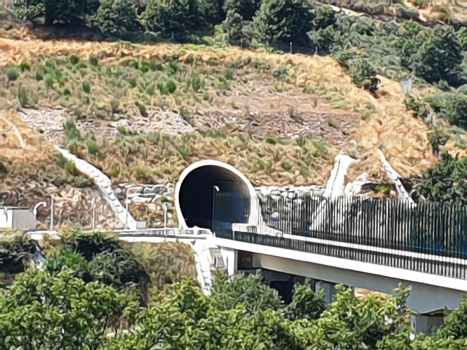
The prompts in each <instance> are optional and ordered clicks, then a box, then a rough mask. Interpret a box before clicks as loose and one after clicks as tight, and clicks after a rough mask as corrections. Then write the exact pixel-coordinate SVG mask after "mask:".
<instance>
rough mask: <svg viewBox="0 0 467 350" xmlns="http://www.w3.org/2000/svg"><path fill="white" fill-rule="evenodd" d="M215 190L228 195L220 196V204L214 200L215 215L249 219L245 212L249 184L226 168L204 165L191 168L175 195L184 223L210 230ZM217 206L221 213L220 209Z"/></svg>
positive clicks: (232, 219) (233, 220) (229, 219)
mask: <svg viewBox="0 0 467 350" xmlns="http://www.w3.org/2000/svg"><path fill="white" fill-rule="evenodd" d="M216 192H217V193H219V194H221V195H222V194H226V195H228V197H227V198H223V203H222V204H223V205H221V206H220V205H217V204H216V218H219V217H221V218H222V219H221V220H222V221H223V222H230V223H247V222H248V212H247V213H246V212H245V206H246V207H247V208H248V209H249V198H250V193H249V189H248V185H247V184H246V183H245V182H244V181H243V180H242V179H241V178H240V177H239V176H238V175H236V174H235V173H233V172H232V171H230V170H228V169H225V168H223V167H220V166H216V165H205V166H201V167H199V168H196V169H194V170H193V171H191V172H190V173H189V174H188V175H187V176H186V177H185V179H184V180H183V182H182V183H181V185H180V192H179V196H178V199H179V204H180V211H181V214H182V215H183V218H184V219H185V223H186V225H187V227H194V226H197V227H201V228H207V229H210V230H213V203H214V194H215V193H216ZM216 203H218V202H217V200H216ZM220 210H221V211H222V213H219V211H220ZM220 214H221V215H220ZM245 214H246V215H245Z"/></svg>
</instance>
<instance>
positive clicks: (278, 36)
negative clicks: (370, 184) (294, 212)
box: [0, 0, 467, 221]
mask: <svg viewBox="0 0 467 350" xmlns="http://www.w3.org/2000/svg"><path fill="white" fill-rule="evenodd" d="M362 4H363V5H362ZM78 5H79V6H78ZM334 5H339V6H341V5H342V6H343V7H346V8H351V9H353V10H354V11H359V12H358V13H357V12H352V11H350V12H349V11H346V12H345V11H344V12H342V11H341V12H336V11H335V10H336V9H335V8H334V9H333V8H331V7H328V6H323V4H320V3H312V2H309V1H281V0H265V1H259V0H258V1H246V0H228V1H215V2H205V1H201V0H197V1H196V0H186V1H185V0H184V1H180V2H172V1H153V2H148V3H146V4H143V3H136V2H135V3H132V2H125V3H124V2H110V1H86V2H82V3H81V2H79V4H78V2H76V1H75V0H60V1H56V2H53V3H52V2H47V1H43V0H37V1H34V2H24V3H20V4H19V5H18V6H16V7H15V8H14V9H13V10H12V11H13V12H11V11H10V12H8V11H9V10H8V11H7V10H5V11H3V12H2V15H1V16H0V17H1V19H2V23H3V27H4V28H3V32H2V33H3V35H4V38H1V39H0V46H1V47H2V55H1V56H0V66H1V68H0V72H1V74H0V77H1V79H2V84H1V87H0V106H1V107H2V108H3V109H4V110H9V111H12V112H8V118H9V119H10V120H13V124H15V125H19V126H18V128H22V126H21V125H24V123H25V124H26V125H28V126H29V127H33V128H35V129H36V130H37V131H38V132H43V133H44V135H46V136H47V137H48V139H49V141H48V142H50V143H51V144H53V143H55V144H59V145H61V146H63V147H66V148H68V149H70V150H71V151H72V152H73V153H74V154H76V155H77V156H79V157H81V158H84V159H85V160H87V161H88V162H90V163H93V164H95V165H97V166H98V167H99V168H100V169H102V170H103V171H104V172H105V173H106V174H107V175H108V176H110V177H111V178H112V179H113V180H114V181H115V182H116V183H119V182H120V183H121V182H133V183H156V182H163V183H167V182H174V181H176V179H177V178H178V175H179V174H180V172H181V171H182V170H183V168H184V167H186V166H187V165H188V164H190V163H192V162H194V161H196V160H199V159H206V158H215V159H219V160H222V161H226V162H228V163H230V164H232V165H234V166H236V167H237V168H239V170H241V171H242V172H244V173H245V174H246V175H247V176H248V177H249V178H250V179H251V180H252V182H253V183H254V184H256V185H273V184H274V185H287V184H294V185H304V184H321V185H324V184H325V181H326V179H327V178H328V176H329V171H330V169H331V167H332V165H333V159H334V157H335V155H337V154H338V153H339V152H346V153H348V154H350V155H352V156H355V157H357V158H358V159H359V160H360V162H359V163H358V164H357V165H356V166H354V167H353V168H352V169H351V171H350V173H349V176H348V180H349V181H352V180H354V179H356V178H357V177H358V176H360V175H362V174H363V173H366V174H368V178H369V179H370V180H372V181H375V182H383V183H384V182H387V180H388V179H387V178H386V175H385V172H384V171H382V164H381V162H380V160H379V156H378V153H377V150H378V149H380V150H382V151H383V153H384V154H385V156H386V158H387V159H388V160H389V162H390V163H391V165H392V166H393V167H394V168H395V169H396V170H397V171H398V172H399V173H400V174H401V176H402V177H404V178H405V179H407V180H411V181H413V182H415V183H417V182H418V181H419V180H420V179H421V178H422V177H423V178H424V179H425V180H426V181H425V180H424V184H423V191H421V192H419V193H418V194H419V196H418V197H419V198H422V199H423V198H425V199H429V200H443V201H445V200H454V199H455V198H457V197H455V196H450V195H447V196H440V195H438V194H437V193H438V192H437V190H436V188H439V187H440V185H439V183H438V182H437V181H441V180H437V179H440V177H432V174H434V172H433V171H429V169H431V168H433V167H434V166H435V165H436V164H437V162H438V158H439V157H440V156H441V155H442V154H443V153H449V154H450V155H451V156H453V157H454V158H453V161H456V160H455V157H457V156H459V157H461V158H462V157H463V156H464V153H465V148H466V145H467V138H466V133H465V131H464V129H463V128H464V127H465V125H466V124H465V121H464V119H465V118H464V112H463V110H464V109H465V108H463V106H464V104H465V101H464V100H465V99H466V98H465V96H466V95H465V87H464V83H465V79H466V77H467V75H466V74H465V72H466V66H465V59H464V50H465V49H466V45H465V43H466V42H467V41H466V32H465V30H463V29H459V26H458V25H457V24H456V23H458V21H461V20H462V18H461V17H462V16H461V15H460V13H461V12H462V11H460V10H459V11H457V10H456V11H457V12H456V13H457V14H458V15H457V14H456V15H455V16H451V17H452V18H451V17H450V18H447V17H446V18H444V19H443V21H441V22H433V21H431V20H427V18H425V17H426V16H427V11H428V12H430V11H431V12H430V13H434V12H433V11H438V10H440V8H439V7H436V6H437V5H436V4H431V3H429V2H427V3H423V4H422V3H420V2H417V3H411V4H410V3H404V2H398V3H394V2H390V3H384V4H380V5H381V6H382V7H381V6H380V5H378V6H380V7H381V8H380V9H376V10H375V9H373V10H372V9H371V8H369V7H371V6H370V3H369V2H368V5H367V4H366V3H365V2H362V3H354V2H352V1H349V2H346V3H335V4H334ZM359 6H360V7H359ZM435 7H436V8H435ZM416 8H417V9H418V10H417V9H416ZM415 11H418V12H417V13H418V15H417V16H415ZM412 12H413V13H412ZM297 13H299V14H300V15H299V16H295V15H294V14H297ZM391 13H392V16H393V17H394V16H395V18H396V19H397V20H389V19H390V17H385V16H388V15H391ZM407 13H409V14H410V13H412V15H410V16H408V15H407ZM435 17H436V16H435ZM454 17H455V18H454ZM18 18H20V19H22V20H24V21H26V22H27V23H29V29H27V28H26V27H24V26H21V25H20V24H19V21H18ZM410 18H411V19H413V20H408V19H410ZM454 19H455V21H457V22H455V21H454ZM31 23H33V25H32V24H31ZM50 38H55V39H59V38H62V39H61V40H59V41H58V40H51V41H50V40H43V39H50ZM63 38H75V39H76V38H79V39H80V40H81V41H75V40H70V39H65V40H63ZM83 39H88V41H85V42H83V41H82V40H83ZM123 40H125V41H123ZM112 41H118V42H112ZM129 41H131V42H133V43H130V42H129ZM167 41H172V42H178V44H175V43H167ZM285 52H289V53H285ZM408 78H410V79H412V90H411V92H410V94H408V95H404V93H403V92H402V89H401V86H400V80H401V79H408ZM57 108H59V110H58V111H57ZM15 111H21V113H20V114H19V115H18V114H16V113H15ZM52 111H53V113H52ZM54 113H55V114H54ZM433 116H435V119H436V126H433V125H431V124H430V122H427V120H433ZM20 119H22V121H20ZM53 123H55V125H57V124H58V125H60V124H63V125H64V127H63V128H55V129H53V130H52V131H50V130H46V129H47V128H48V126H49V125H50V124H53ZM4 128H6V127H4ZM22 130H23V129H22ZM21 132H22V131H21ZM31 135H32V134H31ZM34 137H36V140H40V136H38V135H37V134H36V135H35V136H34ZM11 139H12V137H11V136H10V135H8V140H9V141H8V142H6V141H5V139H2V140H0V147H2V150H6V149H8V150H9V151H8V152H3V153H2V160H1V164H2V166H1V168H0V169H1V171H2V177H3V178H4V181H5V182H4V183H5V184H7V185H8V186H7V187H6V188H5V186H4V188H3V189H2V191H3V193H6V194H4V195H3V196H4V197H5V198H6V199H7V202H8V203H9V204H18V203H20V201H19V200H18V199H15V198H14V195H13V193H15V191H17V190H18V189H19V188H20V187H21V186H24V184H25V183H29V182H30V181H36V179H37V172H38V171H39V172H40V173H41V171H42V172H44V173H47V174H49V173H51V172H52V170H47V169H48V168H47V169H45V168H44V167H43V166H36V167H34V169H35V170H33V171H31V170H24V171H18V170H17V169H22V168H24V169H27V168H28V167H30V165H31V164H32V163H33V162H39V159H43V158H40V157H37V158H36V157H35V156H34V155H35V154H36V152H37V150H33V149H32V148H30V149H27V148H22V147H18V145H16V146H15V145H13V143H12V141H11ZM40 142H43V141H40ZM44 145H45V143H44ZM15 148H16V151H14V152H13V151H11V150H12V149H15ZM46 148H47V147H46ZM47 149H48V148H47ZM26 154H29V156H26ZM48 154H49V155H47V156H46V158H47V160H46V161H45V160H41V161H42V162H46V163H47V164H49V165H47V166H49V167H57V169H59V170H57V171H56V172H55V170H54V178H53V179H52V178H50V175H48V177H45V176H44V177H42V178H43V180H44V181H45V182H46V183H48V184H50V183H51V184H54V185H55V187H56V188H57V189H60V188H62V187H63V186H74V187H76V186H88V185H89V182H88V181H87V180H86V179H84V178H79V177H77V175H78V174H77V173H76V169H73V166H72V165H70V164H68V163H66V162H64V161H63V159H61V158H60V157H57V156H54V154H55V150H53V148H52V147H51V148H50V151H48ZM28 157H29V158H28ZM44 159H45V158H44ZM443 164H444V163H443ZM15 169H16V170H15ZM37 169H39V170H37ZM40 169H43V170H40ZM44 169H45V170H44ZM50 169H52V168H50ZM459 169H462V167H459ZM39 177H41V176H39ZM43 187H44V186H43ZM45 187H46V186H45ZM36 198H37V197H36ZM38 199H39V198H38ZM40 215H42V216H43V217H45V216H46V215H47V214H46V213H43V214H40ZM67 218H68V219H72V218H73V217H72V216H68V217H67ZM71 221H73V220H71Z"/></svg>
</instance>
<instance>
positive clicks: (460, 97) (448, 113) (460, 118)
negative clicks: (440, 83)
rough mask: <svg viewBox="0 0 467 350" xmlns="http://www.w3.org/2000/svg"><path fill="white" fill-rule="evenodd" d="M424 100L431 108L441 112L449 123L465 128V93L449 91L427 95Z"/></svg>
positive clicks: (466, 104)
mask: <svg viewBox="0 0 467 350" xmlns="http://www.w3.org/2000/svg"><path fill="white" fill-rule="evenodd" d="M426 101H427V102H428V103H429V104H430V105H431V107H432V108H433V110H434V111H435V112H437V113H440V114H442V116H444V117H445V118H446V119H447V120H448V121H449V122H450V123H451V124H453V125H457V126H460V127H462V128H467V95H466V94H464V93H462V92H451V93H447V94H440V95H434V96H429V97H427V98H426Z"/></svg>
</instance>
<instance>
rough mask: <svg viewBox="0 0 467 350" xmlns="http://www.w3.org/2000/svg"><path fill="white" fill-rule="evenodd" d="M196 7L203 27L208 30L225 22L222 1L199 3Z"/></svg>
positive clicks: (214, 0)
mask: <svg viewBox="0 0 467 350" xmlns="http://www.w3.org/2000/svg"><path fill="white" fill-rule="evenodd" d="M198 6H199V12H200V15H201V19H202V24H203V27H205V28H210V27H213V26H215V25H218V24H221V23H222V22H223V21H224V20H225V15H226V12H225V10H224V0H213V1H199V2H198Z"/></svg>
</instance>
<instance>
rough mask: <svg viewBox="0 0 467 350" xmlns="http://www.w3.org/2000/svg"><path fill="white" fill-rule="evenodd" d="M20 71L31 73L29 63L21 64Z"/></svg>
mask: <svg viewBox="0 0 467 350" xmlns="http://www.w3.org/2000/svg"><path fill="white" fill-rule="evenodd" d="M19 69H20V70H21V72H25V71H31V65H30V64H29V63H27V62H21V63H20V64H19Z"/></svg>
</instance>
